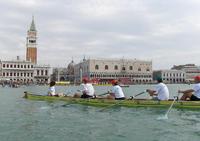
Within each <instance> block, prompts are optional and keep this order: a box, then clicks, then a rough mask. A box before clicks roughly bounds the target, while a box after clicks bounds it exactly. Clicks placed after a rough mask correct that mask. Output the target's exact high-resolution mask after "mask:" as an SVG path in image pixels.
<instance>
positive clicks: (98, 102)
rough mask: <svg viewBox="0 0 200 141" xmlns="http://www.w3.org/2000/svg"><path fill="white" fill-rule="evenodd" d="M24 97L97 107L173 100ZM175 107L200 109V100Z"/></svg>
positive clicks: (162, 103)
mask: <svg viewBox="0 0 200 141" xmlns="http://www.w3.org/2000/svg"><path fill="white" fill-rule="evenodd" d="M24 98H26V99H29V100H39V101H66V102H70V103H73V104H82V105H88V106H96V107H106V106H109V105H113V104H116V105H117V106H122V107H155V108H166V107H169V106H170V105H171V104H172V102H173V100H168V101H156V100H147V99H133V100H130V99H126V100H120V101H119V100H112V99H105V98H95V99H91V98H90V99H89V98H88V99H82V98H74V97H71V96H64V97H55V96H46V95H35V94H32V93H30V92H24ZM174 108H188V109H200V101H177V102H175V103H174Z"/></svg>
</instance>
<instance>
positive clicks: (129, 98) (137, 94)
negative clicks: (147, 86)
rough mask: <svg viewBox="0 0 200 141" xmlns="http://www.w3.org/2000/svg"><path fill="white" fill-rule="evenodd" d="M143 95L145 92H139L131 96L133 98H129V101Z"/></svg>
mask: <svg viewBox="0 0 200 141" xmlns="http://www.w3.org/2000/svg"><path fill="white" fill-rule="evenodd" d="M144 93H146V91H143V92H140V93H138V94H136V95H133V96H130V98H129V99H131V100H132V99H134V98H135V97H137V96H139V95H142V94H144Z"/></svg>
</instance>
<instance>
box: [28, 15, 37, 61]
mask: <svg viewBox="0 0 200 141" xmlns="http://www.w3.org/2000/svg"><path fill="white" fill-rule="evenodd" d="M36 45H37V31H36V28H35V22H34V17H33V18H32V22H31V26H30V29H29V30H28V32H27V37H26V61H31V62H32V63H35V64H37V47H36Z"/></svg>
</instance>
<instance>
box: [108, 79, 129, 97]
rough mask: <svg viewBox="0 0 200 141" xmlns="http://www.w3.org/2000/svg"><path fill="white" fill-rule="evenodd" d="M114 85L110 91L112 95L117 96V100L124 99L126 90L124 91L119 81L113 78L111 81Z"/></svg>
mask: <svg viewBox="0 0 200 141" xmlns="http://www.w3.org/2000/svg"><path fill="white" fill-rule="evenodd" d="M111 83H112V85H113V87H112V90H111V92H110V95H111V96H113V97H114V98H115V100H124V99H125V96H124V92H123V91H122V88H121V87H120V86H119V83H118V81H117V80H112V81H111Z"/></svg>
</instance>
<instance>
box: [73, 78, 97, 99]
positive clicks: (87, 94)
mask: <svg viewBox="0 0 200 141" xmlns="http://www.w3.org/2000/svg"><path fill="white" fill-rule="evenodd" d="M81 87H82V90H79V91H81V92H82V95H81V96H80V95H79V94H74V97H76V98H95V95H94V87H93V86H92V84H91V83H89V80H88V79H87V78H84V79H83V84H81Z"/></svg>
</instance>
